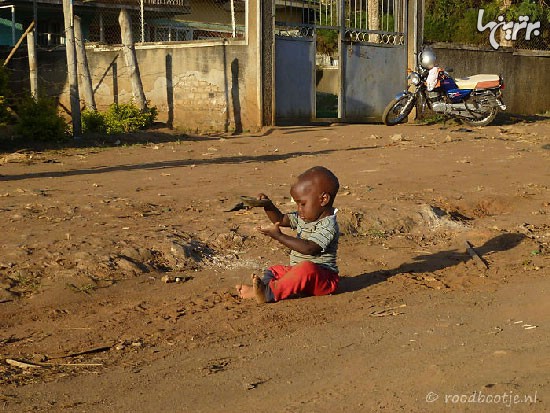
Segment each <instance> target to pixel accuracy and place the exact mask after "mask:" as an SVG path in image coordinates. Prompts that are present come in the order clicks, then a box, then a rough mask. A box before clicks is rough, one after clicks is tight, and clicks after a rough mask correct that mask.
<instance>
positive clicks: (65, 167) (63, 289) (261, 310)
mask: <svg viewBox="0 0 550 413" xmlns="http://www.w3.org/2000/svg"><path fill="white" fill-rule="evenodd" d="M138 138H139V139H141V140H142V141H143V140H144V139H147V140H148V142H147V143H139V144H130V142H128V141H124V140H123V142H117V143H118V145H113V146H95V147H79V148H72V149H63V150H58V151H45V152H31V151H21V152H17V153H3V154H0V231H1V232H2V241H1V245H2V255H1V257H0V327H1V331H2V335H1V336H0V356H1V360H0V377H1V383H2V386H1V391H0V409H1V410H2V411H9V412H26V411H40V412H43V411H51V412H59V411H64V412H65V411H67V412H112V411H118V412H136V411H139V412H184V411H190V412H236V411H245V412H251V411H255V412H264V411H265V412H274V411H275V412H278V411H288V412H334V411H346V412H355V411H367V412H369V411H376V410H384V411H388V412H396V411H404V412H428V411H447V410H452V411H472V412H478V411H512V410H513V411H548V410H549V409H550V404H549V403H550V390H549V385H550V375H549V374H548V372H549V371H550V356H549V354H550V344H549V343H550V301H549V300H548V298H547V297H548V291H549V290H550V277H549V276H550V252H549V251H550V219H549V216H550V191H549V186H550V121H548V120H546V121H545V120H541V121H537V122H532V123H525V122H518V123H510V124H504V125H499V126H490V127H486V128H480V129H477V128H473V129H472V128H465V127H462V126H458V125H454V124H450V125H440V124H439V125H431V126H416V125H404V126H399V127H395V128H388V127H383V126H379V125H329V126H315V127H284V128H277V129H273V130H268V131H266V132H265V133H262V134H256V135H254V134H249V135H243V136H238V137H232V136H225V137H220V136H206V137H186V136H177V135H175V134H173V133H170V132H168V131H162V130H159V131H157V132H155V133H150V134H148V135H147V134H141V135H138ZM314 165H324V166H327V167H328V168H330V169H332V170H333V171H334V172H335V173H336V174H337V175H338V177H339V179H340V183H341V190H340V193H339V195H338V196H337V198H336V203H335V206H336V207H338V209H339V212H338V219H339V223H340V227H341V232H342V236H341V238H340V240H341V242H340V249H339V267H340V270H341V275H342V277H343V278H342V281H341V285H340V288H339V292H338V294H335V295H332V296H327V297H310V298H304V299H295V300H288V301H285V302H280V303H276V304H269V305H263V306H260V305H257V304H256V303H254V302H248V301H241V300H240V299H239V298H238V297H237V295H236V294H235V291H234V285H235V284H238V283H240V282H242V281H243V280H247V279H248V278H249V276H250V274H252V273H253V272H258V271H261V269H262V268H264V267H265V266H267V265H269V264H274V263H282V262H283V263H284V262H286V261H287V251H285V250H284V249H283V248H281V247H280V246H279V245H278V244H276V243H275V242H274V241H271V240H269V239H266V238H265V237H263V236H262V235H261V234H260V233H258V232H257V230H256V229H255V227H256V226H257V225H258V224H260V223H264V222H265V221H266V218H265V216H264V213H263V211H262V210H261V209H239V210H237V211H231V212H228V211H230V210H231V209H233V207H234V206H235V205H236V204H237V203H238V202H239V196H240V195H255V194H257V193H259V192H264V193H266V194H268V195H269V196H270V197H271V198H272V199H273V200H274V202H275V203H277V205H279V207H280V208H281V209H282V210H283V211H290V210H292V208H293V205H292V202H291V199H290V195H289V189H290V185H291V183H292V182H293V179H294V178H295V177H296V176H297V175H298V174H299V173H300V172H302V171H303V170H305V169H307V168H309V167H311V166H314ZM237 209H238V208H237ZM466 241H468V242H470V243H471V244H472V245H473V247H474V250H475V251H476V252H477V253H478V254H479V255H480V256H481V258H482V261H479V260H474V259H473V258H472V256H471V255H470V254H469V253H468V252H467V250H466ZM163 276H169V277H171V279H175V277H178V278H179V282H171V283H165V282H163V281H162V277H163Z"/></svg>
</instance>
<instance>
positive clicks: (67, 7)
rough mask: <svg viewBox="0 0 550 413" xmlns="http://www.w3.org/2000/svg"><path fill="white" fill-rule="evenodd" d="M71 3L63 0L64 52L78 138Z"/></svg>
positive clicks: (75, 135)
mask: <svg viewBox="0 0 550 413" xmlns="http://www.w3.org/2000/svg"><path fill="white" fill-rule="evenodd" d="M71 3H72V0H63V15H64V18H65V51H66V54H67V72H68V75H69V88H70V97H71V118H72V124H73V137H78V136H80V135H81V133H82V122H81V117H80V95H79V93H78V74H77V70H76V56H75V46H74V27H73V8H72V5H71Z"/></svg>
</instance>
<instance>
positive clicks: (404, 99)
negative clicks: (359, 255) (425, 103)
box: [382, 95, 414, 126]
mask: <svg viewBox="0 0 550 413" xmlns="http://www.w3.org/2000/svg"><path fill="white" fill-rule="evenodd" d="M413 102H414V97H413V96H411V95H403V96H401V97H400V98H399V99H392V101H391V102H390V103H388V106H386V109H385V110H384V114H383V115H382V121H383V122H384V124H385V125H387V126H394V125H397V124H398V123H401V122H403V121H404V120H405V119H406V118H407V116H409V113H411V110H412V108H413V106H414V104H413Z"/></svg>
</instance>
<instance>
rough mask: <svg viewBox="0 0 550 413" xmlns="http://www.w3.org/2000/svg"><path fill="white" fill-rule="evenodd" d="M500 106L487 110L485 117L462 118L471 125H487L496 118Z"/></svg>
mask: <svg viewBox="0 0 550 413" xmlns="http://www.w3.org/2000/svg"><path fill="white" fill-rule="evenodd" d="M497 112H498V108H496V107H492V108H490V109H489V110H488V111H487V112H485V113H483V117H481V118H478V119H469V118H465V119H462V121H463V122H464V123H465V124H467V125H470V126H487V125H488V124H489V123H491V122H492V121H493V119H495V116H496V115H497Z"/></svg>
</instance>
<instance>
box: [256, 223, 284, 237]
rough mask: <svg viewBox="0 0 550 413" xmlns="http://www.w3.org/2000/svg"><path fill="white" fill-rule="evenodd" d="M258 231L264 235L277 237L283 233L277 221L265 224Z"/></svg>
mask: <svg viewBox="0 0 550 413" xmlns="http://www.w3.org/2000/svg"><path fill="white" fill-rule="evenodd" d="M258 231H260V232H261V233H262V234H264V235H268V236H270V237H271V238H274V239H277V238H278V237H279V235H281V234H282V232H281V230H280V228H279V222H275V223H273V224H271V225H265V226H261V227H258Z"/></svg>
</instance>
